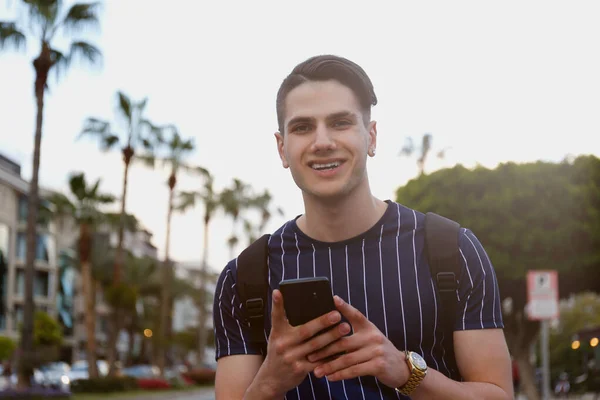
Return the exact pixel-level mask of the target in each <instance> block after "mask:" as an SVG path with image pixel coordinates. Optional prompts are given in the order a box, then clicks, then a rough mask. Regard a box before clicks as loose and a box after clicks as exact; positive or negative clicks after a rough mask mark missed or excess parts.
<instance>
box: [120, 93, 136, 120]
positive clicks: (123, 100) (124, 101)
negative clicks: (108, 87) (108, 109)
mask: <svg viewBox="0 0 600 400" xmlns="http://www.w3.org/2000/svg"><path fill="white" fill-rule="evenodd" d="M117 99H118V101H119V106H118V107H117V109H118V111H119V112H120V113H121V114H123V116H124V117H125V119H126V120H127V121H128V122H130V121H131V119H132V118H133V114H132V109H133V107H132V105H131V100H130V99H129V96H127V95H126V94H125V93H123V92H121V91H119V92H117Z"/></svg>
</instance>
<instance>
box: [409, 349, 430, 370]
mask: <svg viewBox="0 0 600 400" xmlns="http://www.w3.org/2000/svg"><path fill="white" fill-rule="evenodd" d="M411 358H412V362H413V364H414V365H415V367H417V368H419V369H420V370H425V369H427V363H426V362H425V360H423V357H421V356H420V355H419V354H417V353H411Z"/></svg>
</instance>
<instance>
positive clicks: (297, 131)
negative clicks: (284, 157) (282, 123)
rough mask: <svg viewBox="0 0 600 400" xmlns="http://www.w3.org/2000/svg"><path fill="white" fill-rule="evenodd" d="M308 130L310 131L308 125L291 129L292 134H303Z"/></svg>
mask: <svg viewBox="0 0 600 400" xmlns="http://www.w3.org/2000/svg"><path fill="white" fill-rule="evenodd" d="M309 130H310V125H307V124H300V125H296V126H294V127H293V128H292V132H295V133H304V132H308V131H309Z"/></svg>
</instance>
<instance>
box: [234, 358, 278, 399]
mask: <svg viewBox="0 0 600 400" xmlns="http://www.w3.org/2000/svg"><path fill="white" fill-rule="evenodd" d="M263 365H264V364H263ZM277 386H278V385H277V383H276V382H274V381H273V379H268V378H267V377H264V372H263V371H262V368H261V369H260V370H259V371H258V373H257V374H256V376H255V377H254V380H253V381H252V383H251V384H250V386H249V387H248V390H247V391H246V395H245V396H244V400H252V399H260V400H263V399H264V400H281V399H283V398H284V397H285V393H286V392H285V391H283V392H282V391H281V390H280V389H279V388H278V387H277Z"/></svg>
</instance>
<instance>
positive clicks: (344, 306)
mask: <svg viewBox="0 0 600 400" xmlns="http://www.w3.org/2000/svg"><path fill="white" fill-rule="evenodd" d="M333 300H334V302H335V306H336V308H337V309H338V311H339V312H341V313H342V315H343V316H344V317H346V319H347V320H348V322H350V325H352V327H353V328H354V329H356V328H357V327H360V326H364V325H365V324H369V320H367V318H366V317H365V316H364V315H363V314H362V313H361V312H360V311H358V310H357V309H356V308H354V307H352V306H351V305H350V304H348V303H346V302H345V301H344V300H342V298H341V297H339V296H334V297H333Z"/></svg>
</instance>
